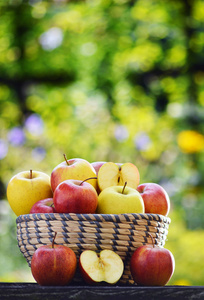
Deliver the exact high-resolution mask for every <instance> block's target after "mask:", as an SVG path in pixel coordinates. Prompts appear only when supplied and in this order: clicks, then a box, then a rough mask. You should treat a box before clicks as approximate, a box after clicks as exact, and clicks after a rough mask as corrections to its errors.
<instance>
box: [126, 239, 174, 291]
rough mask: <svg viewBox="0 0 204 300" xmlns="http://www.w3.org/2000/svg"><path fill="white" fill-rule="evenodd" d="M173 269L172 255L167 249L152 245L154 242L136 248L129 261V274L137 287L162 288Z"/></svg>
mask: <svg viewBox="0 0 204 300" xmlns="http://www.w3.org/2000/svg"><path fill="white" fill-rule="evenodd" d="M152 239H153V238H152ZM174 269H175V259H174V256H173V254H172V253H171V252H170V251H169V250H168V249H165V248H160V247H158V246H156V245H154V242H152V244H148V245H144V246H140V247H138V248H137V249H136V250H135V251H134V252H133V254H132V256H131V259H130V272H131V275H132V278H133V280H134V281H135V282H136V283H137V284H138V285H143V286H164V285H166V284H167V283H168V281H169V280H170V278H171V277H172V275H173V273H174Z"/></svg>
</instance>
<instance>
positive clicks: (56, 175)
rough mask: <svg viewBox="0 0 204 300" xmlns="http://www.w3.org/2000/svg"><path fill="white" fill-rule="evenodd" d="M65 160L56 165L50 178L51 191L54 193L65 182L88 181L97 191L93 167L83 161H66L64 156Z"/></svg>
mask: <svg viewBox="0 0 204 300" xmlns="http://www.w3.org/2000/svg"><path fill="white" fill-rule="evenodd" d="M64 158H65V160H64V161H63V162H61V163H60V164H59V165H57V166H56V167H55V168H54V169H53V171H52V173H51V176H50V181H51V187H52V191H53V192H54V191H55V189H56V187H57V186H58V185H59V184H60V183H61V182H62V181H65V180H68V179H74V180H86V179H88V178H91V179H90V180H88V183H90V184H91V185H92V186H93V187H94V188H95V189H97V178H96V172H95V170H94V168H93V166H92V165H91V164H90V163H89V162H88V161H87V160H85V159H82V158H73V159H69V160H67V158H66V156H65V155H64Z"/></svg>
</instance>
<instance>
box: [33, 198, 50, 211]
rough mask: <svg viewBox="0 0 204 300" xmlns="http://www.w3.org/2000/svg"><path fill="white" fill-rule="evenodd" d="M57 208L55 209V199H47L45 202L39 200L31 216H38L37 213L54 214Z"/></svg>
mask: <svg viewBox="0 0 204 300" xmlns="http://www.w3.org/2000/svg"><path fill="white" fill-rule="evenodd" d="M54 212H55V208H54V203H53V198H46V199H43V200H39V201H38V202H36V203H35V204H34V205H33V206H32V208H31V210H30V214H37V213H43V214H45V213H54Z"/></svg>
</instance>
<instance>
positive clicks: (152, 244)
mask: <svg viewBox="0 0 204 300" xmlns="http://www.w3.org/2000/svg"><path fill="white" fill-rule="evenodd" d="M147 234H148V235H149V236H150V238H151V240H152V246H153V248H154V239H153V237H152V235H151V234H150V233H149V232H148V233H147Z"/></svg>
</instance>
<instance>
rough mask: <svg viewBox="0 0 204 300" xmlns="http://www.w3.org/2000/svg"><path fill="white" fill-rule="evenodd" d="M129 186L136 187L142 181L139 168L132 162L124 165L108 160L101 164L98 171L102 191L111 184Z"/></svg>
mask: <svg viewBox="0 0 204 300" xmlns="http://www.w3.org/2000/svg"><path fill="white" fill-rule="evenodd" d="M125 182H127V186H129V187H132V188H134V189H136V188H137V186H138V184H139V182H140V174H139V170H138V168H137V167H136V166H135V165H134V164H132V163H124V164H122V165H119V164H116V163H113V162H107V163H105V164H103V165H102V166H101V168H100V169H99V172H98V186H99V189H100V191H102V190H104V189H105V188H107V187H110V186H117V185H120V186H124V184H125Z"/></svg>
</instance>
